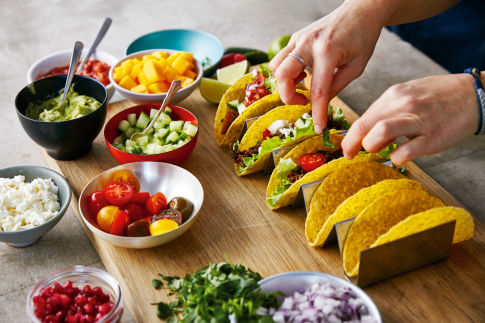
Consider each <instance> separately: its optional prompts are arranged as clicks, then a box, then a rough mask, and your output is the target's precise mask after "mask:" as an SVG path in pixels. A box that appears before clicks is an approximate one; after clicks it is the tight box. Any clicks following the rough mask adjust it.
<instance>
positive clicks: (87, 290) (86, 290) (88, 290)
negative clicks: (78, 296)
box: [82, 285, 91, 293]
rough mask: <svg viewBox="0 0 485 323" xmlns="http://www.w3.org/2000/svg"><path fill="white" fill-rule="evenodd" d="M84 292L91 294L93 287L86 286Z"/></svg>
mask: <svg viewBox="0 0 485 323" xmlns="http://www.w3.org/2000/svg"><path fill="white" fill-rule="evenodd" d="M82 292H83V293H91V286H89V285H86V286H84V288H83V290H82Z"/></svg>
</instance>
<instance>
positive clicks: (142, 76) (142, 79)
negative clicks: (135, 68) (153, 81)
mask: <svg viewBox="0 0 485 323" xmlns="http://www.w3.org/2000/svg"><path fill="white" fill-rule="evenodd" d="M138 83H140V84H145V85H148V84H150V83H149V82H148V80H147V77H146V76H145V74H144V73H143V72H141V73H140V74H138Z"/></svg>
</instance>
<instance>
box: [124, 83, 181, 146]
mask: <svg viewBox="0 0 485 323" xmlns="http://www.w3.org/2000/svg"><path fill="white" fill-rule="evenodd" d="M181 86H182V84H181V82H180V80H175V81H173V82H172V84H171V85H170V89H168V92H167V95H166V96H165V99H163V102H162V106H161V107H160V109H159V110H158V112H157V114H156V115H155V117H154V118H153V120H152V121H151V122H150V124H149V125H148V127H146V128H145V130H143V131H142V132H137V133H134V134H132V135H131V138H130V140H133V141H136V140H137V139H138V138H140V137H143V136H146V135H147V134H148V132H149V131H150V129H151V128H152V127H153V125H154V124H155V122H156V121H157V119H158V117H159V116H160V114H161V113H162V112H163V111H165V107H166V106H167V104H168V102H169V101H170V100H171V99H172V97H173V96H174V95H175V93H177V91H178V90H179V89H180V87H181Z"/></svg>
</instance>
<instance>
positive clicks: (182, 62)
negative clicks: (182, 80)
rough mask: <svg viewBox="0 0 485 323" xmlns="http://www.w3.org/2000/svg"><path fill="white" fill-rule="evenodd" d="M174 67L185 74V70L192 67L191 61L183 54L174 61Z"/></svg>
mask: <svg viewBox="0 0 485 323" xmlns="http://www.w3.org/2000/svg"><path fill="white" fill-rule="evenodd" d="M172 67H173V69H174V70H176V71H177V72H179V73H180V74H184V73H185V71H187V69H188V68H189V67H190V62H189V61H187V60H186V59H185V58H183V57H182V56H179V57H178V58H177V59H175V61H174V62H173V63H172Z"/></svg>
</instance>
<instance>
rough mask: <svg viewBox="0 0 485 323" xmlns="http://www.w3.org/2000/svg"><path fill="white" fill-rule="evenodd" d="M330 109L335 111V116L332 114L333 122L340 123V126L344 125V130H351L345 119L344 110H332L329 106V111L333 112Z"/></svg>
mask: <svg viewBox="0 0 485 323" xmlns="http://www.w3.org/2000/svg"><path fill="white" fill-rule="evenodd" d="M330 109H332V110H333V114H332V119H333V121H337V122H340V124H341V125H342V127H343V128H344V129H349V128H350V123H349V122H348V121H347V120H346V119H345V116H344V111H343V110H342V109H340V108H332V107H331V106H330V105H329V111H331V110H330ZM329 113H332V112H329Z"/></svg>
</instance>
